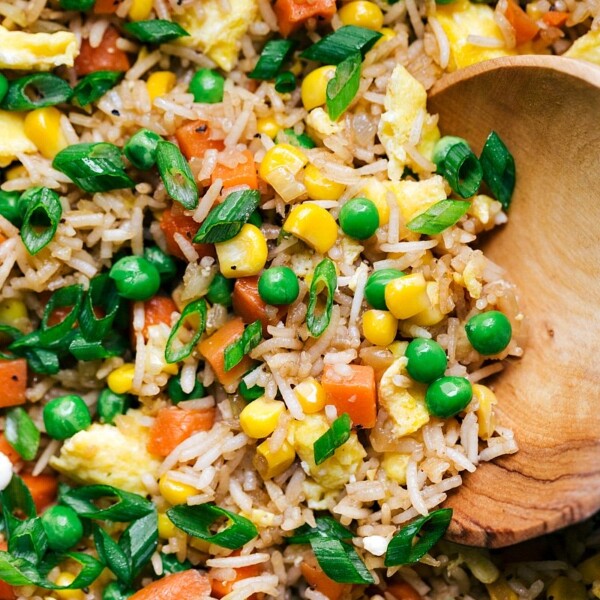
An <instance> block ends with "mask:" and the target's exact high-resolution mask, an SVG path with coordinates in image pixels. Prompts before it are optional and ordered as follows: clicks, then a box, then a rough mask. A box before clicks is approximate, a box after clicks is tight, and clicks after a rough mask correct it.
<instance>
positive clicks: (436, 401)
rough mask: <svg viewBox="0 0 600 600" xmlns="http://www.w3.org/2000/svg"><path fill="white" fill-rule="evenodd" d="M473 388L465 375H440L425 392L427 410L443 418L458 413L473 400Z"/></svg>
mask: <svg viewBox="0 0 600 600" xmlns="http://www.w3.org/2000/svg"><path fill="white" fill-rule="evenodd" d="M471 398H473V388H472V386H471V382H470V381H469V380H468V379H465V378H464V377H440V378H439V379H436V380H435V381H434V382H433V383H432V384H431V385H430V386H429V387H428V388H427V392H426V393H425V404H426V405H427V410H428V411H429V412H430V413H431V414H432V415H433V416H434V417H440V418H441V419H448V418H449V417H453V416H454V415H457V414H458V413H459V412H460V411H461V410H464V409H465V408H466V406H467V405H468V404H469V402H471Z"/></svg>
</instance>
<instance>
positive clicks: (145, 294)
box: [108, 256, 160, 300]
mask: <svg viewBox="0 0 600 600" xmlns="http://www.w3.org/2000/svg"><path fill="white" fill-rule="evenodd" d="M108 275H109V277H111V278H112V279H114V281H115V284H116V286H117V291H118V292H119V294H120V295H121V296H123V298H127V299H128V300H148V299H149V298H152V296H154V295H155V294H156V292H158V288H159V287H160V274H159V272H158V269H157V268H156V267H155V266H154V265H153V264H152V263H151V262H150V261H148V260H146V259H145V258H143V257H142V256H125V257H123V258H121V259H120V260H118V261H117V262H116V263H115V264H114V265H113V266H112V268H111V270H110V271H109V273H108Z"/></svg>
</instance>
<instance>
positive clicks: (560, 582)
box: [546, 576, 588, 600]
mask: <svg viewBox="0 0 600 600" xmlns="http://www.w3.org/2000/svg"><path fill="white" fill-rule="evenodd" d="M587 597H588V595H587V592H586V590H585V586H584V585H583V583H581V581H573V580H572V579H569V578H568V577H564V576H563V577H557V578H556V579H555V580H554V581H553V582H552V583H551V584H550V585H549V586H548V589H547V590H546V598H548V599H550V598H552V600H586V598H587Z"/></svg>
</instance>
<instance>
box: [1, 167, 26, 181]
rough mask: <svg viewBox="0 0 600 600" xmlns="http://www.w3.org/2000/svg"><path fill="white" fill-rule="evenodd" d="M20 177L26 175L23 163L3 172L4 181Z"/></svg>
mask: <svg viewBox="0 0 600 600" xmlns="http://www.w3.org/2000/svg"><path fill="white" fill-rule="evenodd" d="M22 177H27V169H26V168H25V167H24V166H23V165H17V166H16V167H11V168H10V169H7V170H6V172H5V173H4V179H6V181H12V180H13V179H21V178H22Z"/></svg>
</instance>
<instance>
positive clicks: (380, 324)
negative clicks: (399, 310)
mask: <svg viewBox="0 0 600 600" xmlns="http://www.w3.org/2000/svg"><path fill="white" fill-rule="evenodd" d="M362 328H363V335H364V336H365V337H366V338H367V339H368V340H369V342H371V344H375V345H376V346H388V345H389V344H391V343H392V342H393V341H394V338H395V337H396V333H397V331H398V320H397V319H396V317H394V315H392V313H390V312H388V311H387V310H368V311H366V312H365V314H364V315H363V318H362Z"/></svg>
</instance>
